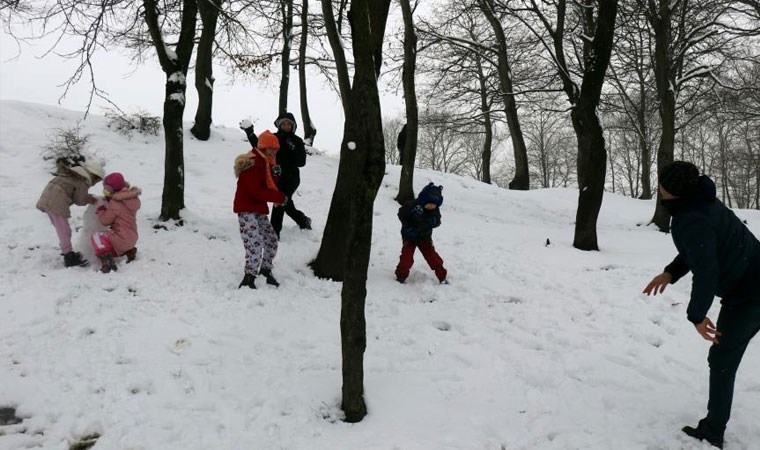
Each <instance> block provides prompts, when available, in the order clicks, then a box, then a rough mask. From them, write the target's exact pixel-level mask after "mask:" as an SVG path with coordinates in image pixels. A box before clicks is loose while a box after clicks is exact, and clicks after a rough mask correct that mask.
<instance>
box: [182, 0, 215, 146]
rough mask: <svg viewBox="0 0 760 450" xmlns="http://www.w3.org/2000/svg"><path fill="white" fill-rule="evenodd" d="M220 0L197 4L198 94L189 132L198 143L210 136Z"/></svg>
mask: <svg viewBox="0 0 760 450" xmlns="http://www.w3.org/2000/svg"><path fill="white" fill-rule="evenodd" d="M221 4H222V0H205V1H200V2H198V13H199V15H200V17H201V23H202V24H203V31H202V32H201V37H200V39H199V40H198V50H197V52H196V57H195V90H196V91H197V92H198V109H197V110H196V111H195V123H194V124H193V127H192V128H190V132H191V133H192V134H193V136H195V138H196V139H198V140H200V141H207V140H208V139H209V137H210V136H211V122H212V119H211V115H212V114H211V112H212V107H213V104H214V73H213V65H212V62H213V53H214V36H215V35H216V22H217V18H218V17H219V9H220V8H221Z"/></svg>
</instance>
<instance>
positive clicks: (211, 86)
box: [204, 78, 214, 92]
mask: <svg viewBox="0 0 760 450" xmlns="http://www.w3.org/2000/svg"><path fill="white" fill-rule="evenodd" d="M212 79H213V78H212ZM204 82H205V83H206V87H207V88H208V90H209V91H211V92H214V84H213V82H212V81H211V80H209V79H208V78H206V79H204Z"/></svg>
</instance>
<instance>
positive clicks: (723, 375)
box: [700, 293, 760, 437]
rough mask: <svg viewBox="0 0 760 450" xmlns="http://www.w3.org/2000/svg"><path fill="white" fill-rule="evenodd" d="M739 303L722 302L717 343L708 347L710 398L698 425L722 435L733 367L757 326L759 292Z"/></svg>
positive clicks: (728, 413)
mask: <svg viewBox="0 0 760 450" xmlns="http://www.w3.org/2000/svg"><path fill="white" fill-rule="evenodd" d="M754 296H755V298H754V299H752V300H749V301H748V302H746V303H744V304H741V305H738V306H729V305H723V307H722V308H721V310H720V315H719V316H718V323H717V325H716V328H717V329H718V331H719V332H720V333H721V335H720V336H718V343H717V344H713V346H712V347H710V353H709V356H708V357H707V362H708V363H709V364H710V399H709V401H708V403H707V417H705V418H704V419H703V420H702V421H701V422H700V425H701V426H702V427H706V428H707V430H706V431H708V432H709V433H710V434H713V435H715V436H720V437H722V436H723V433H724V431H725V429H726V424H727V423H728V419H729V417H730V416H731V403H732V401H733V398H734V382H735V381H736V371H737V369H738V368H739V363H740V362H741V360H742V356H744V351H745V350H746V349H747V345H748V344H749V341H750V340H751V339H752V338H753V337H754V336H755V335H756V334H757V332H758V330H760V293H755V294H754Z"/></svg>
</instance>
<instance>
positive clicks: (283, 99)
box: [278, 0, 293, 114]
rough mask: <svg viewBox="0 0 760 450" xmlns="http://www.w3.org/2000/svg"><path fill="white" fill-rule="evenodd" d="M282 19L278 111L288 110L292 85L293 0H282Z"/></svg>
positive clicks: (282, 112)
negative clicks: (289, 91)
mask: <svg viewBox="0 0 760 450" xmlns="http://www.w3.org/2000/svg"><path fill="white" fill-rule="evenodd" d="M280 13H281V19H282V50H281V51H280V70H281V71H282V75H281V77H280V101H279V105H278V113H279V114H285V113H286V112H288V88H289V86H290V46H291V44H292V42H293V0H280Z"/></svg>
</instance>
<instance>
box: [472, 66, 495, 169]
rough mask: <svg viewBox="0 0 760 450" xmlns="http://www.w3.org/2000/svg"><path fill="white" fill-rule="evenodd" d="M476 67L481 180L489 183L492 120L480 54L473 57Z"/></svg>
mask: <svg viewBox="0 0 760 450" xmlns="http://www.w3.org/2000/svg"><path fill="white" fill-rule="evenodd" d="M475 64H476V66H477V69H478V87H479V90H480V111H481V112H482V113H483V131H484V135H485V136H484V139H483V152H482V154H481V157H482V158H483V163H482V165H483V175H482V179H481V181H482V182H484V183H488V184H491V147H492V145H493V122H492V120H491V107H490V105H489V102H488V83H487V82H488V80H486V76H485V72H484V71H483V64H482V62H481V59H480V56H476V57H475Z"/></svg>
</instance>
